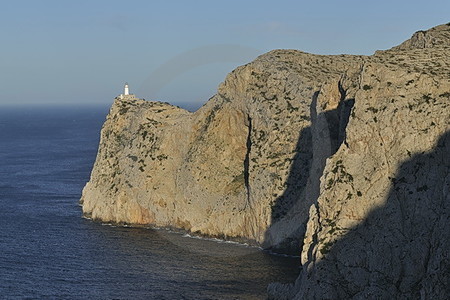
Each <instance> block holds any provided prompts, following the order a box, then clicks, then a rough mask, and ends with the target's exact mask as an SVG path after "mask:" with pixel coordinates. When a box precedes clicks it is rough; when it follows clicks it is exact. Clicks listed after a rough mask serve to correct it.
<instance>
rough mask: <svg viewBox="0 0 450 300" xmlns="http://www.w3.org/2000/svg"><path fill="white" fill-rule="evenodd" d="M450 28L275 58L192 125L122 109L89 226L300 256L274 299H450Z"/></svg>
mask: <svg viewBox="0 0 450 300" xmlns="http://www.w3.org/2000/svg"><path fill="white" fill-rule="evenodd" d="M449 55H450V26H449V25H441V26H438V27H435V28H432V29H430V30H428V31H421V32H418V33H416V34H415V35H414V36H413V37H412V38H411V39H410V40H409V41H406V42H404V43H403V44H401V45H400V46H397V47H394V48H392V49H391V50H387V51H377V53H376V54H375V55H373V56H350V55H337V56H324V55H313V54H307V53H303V52H300V51H294V50H275V51H271V52H269V53H267V54H264V55H262V56H260V57H258V58H257V59H256V60H255V61H253V62H251V63H249V64H247V65H245V66H242V67H239V68H237V69H236V70H234V71H233V72H231V73H230V74H229V75H228V76H227V78H226V79H225V81H224V82H223V83H222V84H221V85H220V86H219V88H218V92H217V94H216V95H215V96H214V97H212V98H211V99H210V100H209V101H208V102H207V103H206V104H205V105H204V106H203V107H201V108H200V109H199V110H198V111H196V112H194V113H191V112H188V111H186V110H183V109H181V108H178V107H175V106H172V105H170V104H166V103H160V102H151V101H144V100H139V99H125V100H120V99H116V100H115V102H114V104H113V106H112V108H111V110H110V113H109V115H108V117H107V120H106V122H105V124H104V126H103V129H102V132H101V141H100V146H99V151H98V155H97V159H96V162H95V165H94V168H93V171H92V175H91V179H90V181H89V182H88V183H87V185H86V187H85V188H84V190H83V195H82V199H81V203H82V204H83V213H84V214H85V215H86V216H88V217H92V218H93V219H95V220H101V221H104V222H115V223H128V224H135V225H138V224H142V225H155V226H161V227H176V228H181V229H184V230H187V231H190V232H194V233H198V234H203V235H210V236H219V237H223V238H227V239H246V240H251V241H254V242H255V243H258V244H261V245H263V246H264V247H266V248H273V249H276V250H278V251H287V252H294V253H300V251H301V250H300V249H303V250H302V252H301V259H302V265H303V271H302V274H301V276H300V278H299V279H298V280H297V282H296V284H295V285H272V286H270V288H269V295H270V297H273V298H283V297H284V298H294V297H295V298H298V299H303V298H304V299H313V298H317V299H351V298H354V299H359V298H364V297H375V298H377V297H378V298H383V299H384V298H389V297H398V298H402V297H403V298H411V297H412V298H415V297H418V296H419V295H423V296H424V297H425V298H433V297H435V298H439V297H441V296H442V295H445V293H446V292H447V294H448V292H449V291H448V286H449V285H448V279H449V274H448V272H449V271H448V270H449V269H450V268H449V261H448V252H449V251H448V250H449V247H448V246H449V245H448V243H449V240H450V238H449V237H450V235H449V227H448V225H447V223H448V220H449V216H448V214H449V202H450V199H449V197H450V196H449V193H448V191H449V184H450V175H449V165H450V162H449V160H448V159H449V156H448V153H449V147H450V146H449V143H450V142H449V141H448V131H449V130H450V123H449V119H450V118H449V116H450V79H449V78H450V73H449V70H450V68H449V67H450V66H449V64H450V62H449V60H448V57H449Z"/></svg>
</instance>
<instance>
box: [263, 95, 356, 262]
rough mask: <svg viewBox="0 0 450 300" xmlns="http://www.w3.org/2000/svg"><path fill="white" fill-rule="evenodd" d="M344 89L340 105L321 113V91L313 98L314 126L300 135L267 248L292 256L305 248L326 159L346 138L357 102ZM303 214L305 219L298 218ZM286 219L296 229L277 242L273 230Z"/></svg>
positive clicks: (266, 238) (312, 120)
mask: <svg viewBox="0 0 450 300" xmlns="http://www.w3.org/2000/svg"><path fill="white" fill-rule="evenodd" d="M341 92H342V94H341V97H342V98H341V102H340V104H339V106H338V107H337V108H336V109H333V110H328V111H325V112H322V113H319V114H317V111H316V107H317V97H318V95H319V92H316V93H315V94H314V96H313V97H312V102H311V106H310V110H311V113H310V115H311V126H309V127H306V128H304V129H303V130H302V131H301V132H300V134H299V138H298V141H297V145H296V148H295V151H296V154H295V155H294V158H293V160H292V164H291V168H290V171H289V175H288V177H287V180H286V182H285V186H286V189H285V190H284V192H283V193H282V194H281V195H280V196H278V197H277V199H276V200H275V203H274V204H273V206H272V222H271V224H272V225H271V227H270V228H269V229H268V230H267V231H266V235H265V242H264V243H263V247H264V248H266V249H269V250H272V251H274V252H279V253H288V254H292V255H298V254H299V253H300V251H301V248H302V241H303V236H304V233H305V230H306V222H307V219H308V212H309V207H310V206H311V204H313V203H316V202H317V199H318V197H319V192H320V177H321V176H322V174H323V170H324V168H325V164H326V159H327V158H328V157H330V156H332V155H333V154H335V153H336V151H337V150H338V149H339V147H340V145H341V144H342V143H343V142H344V141H345V129H346V127H347V124H348V121H349V117H350V112H351V109H352V107H353V105H354V102H355V100H354V99H346V98H345V92H344V91H341ZM299 214H301V215H302V217H303V220H301V219H298V218H296V216H298V215H299ZM287 220H288V221H287ZM283 222H285V223H286V222H290V223H291V225H290V228H292V230H290V231H291V232H290V233H289V236H288V237H286V238H285V239H284V240H282V241H275V240H274V237H273V235H276V234H277V232H276V229H275V231H274V233H272V230H274V228H276V227H277V226H280V224H281V223H283ZM295 223H297V225H298V226H295ZM293 224H294V225H293ZM288 226H289V225H288ZM292 226H293V227H292ZM283 232H286V230H283Z"/></svg>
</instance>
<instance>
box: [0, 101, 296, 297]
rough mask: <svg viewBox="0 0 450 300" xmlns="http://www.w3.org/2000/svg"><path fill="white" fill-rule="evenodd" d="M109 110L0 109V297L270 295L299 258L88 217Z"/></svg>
mask: <svg viewBox="0 0 450 300" xmlns="http://www.w3.org/2000/svg"><path fill="white" fill-rule="evenodd" d="M106 114H107V108H92V107H91V108H83V109H82V108H51V109H50V108H39V109H37V108H34V109H32V108H1V107H0V298H1V299H24V298H26V299H264V298H265V290H266V286H267V284H268V283H270V282H272V281H281V282H292V281H294V279H295V277H296V275H297V269H298V258H286V257H279V256H274V255H271V254H268V253H266V252H264V251H261V250H259V249H256V248H251V247H246V246H243V245H235V244H230V243H223V242H218V241H210V240H201V239H194V238H189V237H186V236H183V235H182V234H177V233H171V232H168V231H165V230H153V229H145V228H126V227H114V226H106V225H105V224H99V223H95V222H92V221H90V220H86V219H83V218H82V215H81V208H80V207H79V205H78V201H79V198H80V194H81V190H82V188H83V186H84V184H85V183H86V181H88V179H89V174H90V170H91V168H92V164H93V162H94V160H95V155H96V151H97V146H98V139H99V132H100V128H101V125H102V123H103V121H104V119H105V116H106Z"/></svg>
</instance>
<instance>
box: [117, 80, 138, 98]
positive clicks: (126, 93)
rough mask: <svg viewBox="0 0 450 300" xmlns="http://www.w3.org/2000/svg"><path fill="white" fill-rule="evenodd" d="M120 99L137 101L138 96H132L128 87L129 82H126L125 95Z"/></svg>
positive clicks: (121, 95) (120, 96)
mask: <svg viewBox="0 0 450 300" xmlns="http://www.w3.org/2000/svg"><path fill="white" fill-rule="evenodd" d="M119 99H121V100H135V99H137V98H136V95H133V94H130V88H129V86H128V82H125V86H124V87H123V94H120V95H119Z"/></svg>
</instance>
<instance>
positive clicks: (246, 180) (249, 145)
mask: <svg viewBox="0 0 450 300" xmlns="http://www.w3.org/2000/svg"><path fill="white" fill-rule="evenodd" d="M247 122H248V134H247V143H246V147H247V152H246V153H245V159H244V185H245V189H246V191H247V203H246V206H247V205H250V179H249V177H250V173H249V167H250V151H251V150H252V140H251V134H252V118H251V117H250V116H248V117H247Z"/></svg>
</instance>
